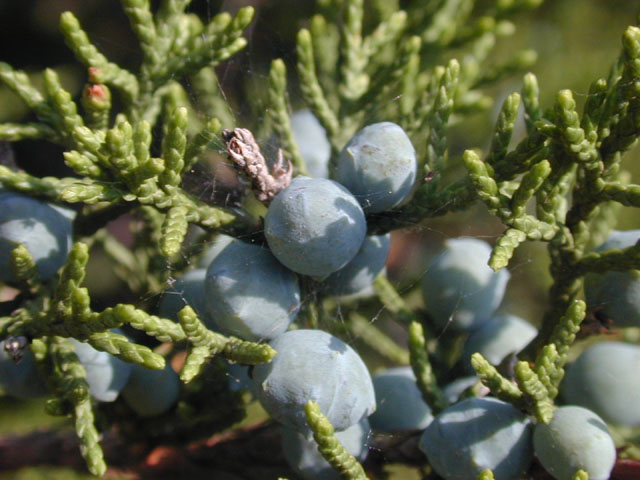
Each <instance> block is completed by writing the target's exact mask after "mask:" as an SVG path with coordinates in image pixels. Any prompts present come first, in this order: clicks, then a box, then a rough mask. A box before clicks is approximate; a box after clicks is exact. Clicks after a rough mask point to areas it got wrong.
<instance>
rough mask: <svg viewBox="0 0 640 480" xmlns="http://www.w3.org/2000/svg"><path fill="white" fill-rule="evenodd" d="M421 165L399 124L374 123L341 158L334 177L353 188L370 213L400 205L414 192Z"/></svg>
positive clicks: (354, 138) (361, 203)
mask: <svg viewBox="0 0 640 480" xmlns="http://www.w3.org/2000/svg"><path fill="white" fill-rule="evenodd" d="M417 171H418V162H417V161H416V151H415V149H414V148H413V145H412V144H411V140H410V139H409V137H408V136H407V134H406V133H405V131H404V130H403V129H402V127H400V126H399V125H396V124H395V123H391V122H381V123H374V124H372V125H368V126H366V127H364V128H363V129H362V130H360V131H359V132H357V133H356V134H355V135H354V136H353V138H352V139H351V140H349V142H348V143H347V145H346V146H345V147H344V149H343V150H342V152H340V156H339V157H338V162H337V167H336V170H335V172H334V174H333V175H332V177H333V178H334V179H335V180H337V181H338V182H340V183H341V184H343V185H344V186H345V187H347V188H348V189H349V191H350V192H351V193H353V195H354V196H355V197H356V198H357V199H358V201H359V202H360V205H362V208H363V209H364V211H365V212H366V213H377V212H383V211H385V210H389V209H391V208H393V207H396V206H398V205H400V204H401V203H402V202H403V201H404V200H405V199H406V198H407V197H408V196H409V194H410V193H411V189H412V187H413V184H414V183H415V180H416V175H417Z"/></svg>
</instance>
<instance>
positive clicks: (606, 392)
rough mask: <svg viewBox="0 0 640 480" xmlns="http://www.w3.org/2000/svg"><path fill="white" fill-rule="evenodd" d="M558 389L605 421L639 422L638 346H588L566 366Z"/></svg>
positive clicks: (620, 423)
mask: <svg viewBox="0 0 640 480" xmlns="http://www.w3.org/2000/svg"><path fill="white" fill-rule="evenodd" d="M566 371H567V373H566V375H565V378H564V381H563V383H562V385H561V389H560V391H561V393H562V396H563V398H564V399H565V400H566V401H567V403H571V404H574V405H580V406H581V407H585V408H588V409H589V410H592V411H593V412H595V413H597V414H598V415H600V416H601V417H602V418H603V419H604V420H606V421H607V422H611V423H615V424H619V425H626V426H629V427H638V426H640V374H639V373H638V372H640V346H637V345H631V344H629V343H623V342H601V343H597V344H595V345H592V346H590V347H588V348H587V349H586V350H585V351H584V352H582V354H581V355H580V356H579V357H578V359H577V360H576V361H575V362H574V363H572V364H571V365H569V366H568V367H567V369H566Z"/></svg>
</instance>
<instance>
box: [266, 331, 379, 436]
mask: <svg viewBox="0 0 640 480" xmlns="http://www.w3.org/2000/svg"><path fill="white" fill-rule="evenodd" d="M270 345H271V346H272V347H273V348H274V349H275V350H276V351H277V352H278V353H277V354H276V356H275V357H274V358H273V360H272V361H271V362H269V363H261V364H259V365H256V366H255V367H254V369H253V381H254V382H255V384H256V390H257V392H258V400H260V403H261V404H262V406H263V407H264V409H265V410H266V411H267V412H269V414H270V415H271V416H272V417H273V418H274V419H275V420H277V421H279V422H280V423H283V424H284V425H287V426H290V427H292V428H294V429H296V430H298V431H300V432H302V433H304V434H305V435H308V434H309V432H310V430H309V427H308V426H307V421H306V416H305V412H304V406H305V404H306V403H307V402H308V401H309V400H313V401H314V402H316V403H317V404H318V406H319V407H320V411H321V412H322V413H323V414H324V415H326V417H327V418H328V419H329V421H330V422H331V424H332V425H333V426H334V427H335V429H336V430H338V431H340V430H344V429H346V428H348V427H350V426H351V425H354V424H355V423H357V422H359V421H360V420H361V419H362V418H363V417H366V416H369V415H371V413H373V412H374V411H375V409H376V399H375V394H374V391H373V384H372V382H371V376H370V374H369V371H368V370H367V367H366V365H365V364H364V362H363V361H362V359H361V358H360V356H359V355H358V354H357V353H356V352H355V351H354V350H353V349H352V348H351V347H350V346H349V345H347V344H346V343H344V342H343V341H342V340H340V339H338V338H336V337H334V336H333V335H330V334H328V333H327V332H323V331H321V330H293V331H289V332H286V333H284V334H282V335H281V336H279V337H277V338H276V339H274V340H272V341H271V342H270Z"/></svg>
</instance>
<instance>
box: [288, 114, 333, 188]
mask: <svg viewBox="0 0 640 480" xmlns="http://www.w3.org/2000/svg"><path fill="white" fill-rule="evenodd" d="M291 131H292V132H293V138H294V139H295V141H296V143H297V144H298V150H299V151H300V155H302V158H303V160H304V163H305V166H306V167H307V170H308V172H309V174H310V175H311V176H312V177H316V178H327V177H329V157H330V156H331V144H330V143H329V140H328V139H327V132H326V131H325V129H324V127H323V126H322V125H320V122H319V121H318V119H317V118H316V117H315V116H314V115H313V113H311V111H309V110H307V109H304V110H298V111H297V112H294V113H293V114H292V115H291Z"/></svg>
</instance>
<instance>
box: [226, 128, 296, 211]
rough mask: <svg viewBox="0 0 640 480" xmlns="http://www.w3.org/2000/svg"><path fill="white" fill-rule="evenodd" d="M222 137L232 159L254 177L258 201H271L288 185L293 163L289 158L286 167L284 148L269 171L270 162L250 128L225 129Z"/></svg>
mask: <svg viewBox="0 0 640 480" xmlns="http://www.w3.org/2000/svg"><path fill="white" fill-rule="evenodd" d="M222 138H223V139H224V141H225V144H226V147H227V155H228V156H229V159H230V160H231V161H232V162H233V164H234V166H235V167H236V168H237V169H238V170H240V171H241V172H242V173H244V174H245V175H246V176H247V177H248V178H249V180H251V183H252V185H253V189H254V190H255V191H256V196H257V198H258V200H260V201H261V202H263V203H264V204H268V203H269V202H270V201H271V199H273V197H275V196H276V194H277V193H278V192H280V191H281V190H283V189H285V188H286V187H288V186H289V183H291V176H292V174H293V165H292V164H291V162H290V161H289V160H287V168H285V160H284V156H283V155H282V150H280V149H278V154H277V158H276V162H275V164H274V165H273V168H272V169H271V170H272V171H271V173H269V166H268V165H267V161H266V160H265V158H264V156H263V155H262V153H261V152H260V146H259V145H258V143H257V142H256V139H255V138H253V134H252V133H251V132H250V131H249V130H247V129H246V128H234V129H233V130H223V131H222Z"/></svg>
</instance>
